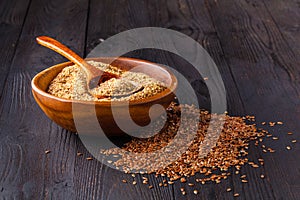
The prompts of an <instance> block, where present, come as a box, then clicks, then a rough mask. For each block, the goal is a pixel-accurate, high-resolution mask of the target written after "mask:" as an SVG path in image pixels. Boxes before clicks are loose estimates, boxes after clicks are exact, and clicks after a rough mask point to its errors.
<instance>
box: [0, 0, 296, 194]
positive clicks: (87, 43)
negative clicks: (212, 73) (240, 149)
mask: <svg viewBox="0 0 300 200" xmlns="http://www.w3.org/2000/svg"><path fill="white" fill-rule="evenodd" d="M299 22H300V3H299V1H297V0H286V1H279V0H272V1H271V0H262V1H256V0H251V1H250V0H235V1H233V0H232V1H220V0H205V1H196V0H195V1H192V0H171V1H167V0H165V1H161V0H152V1H150V0H149V1H134V0H132V1H127V0H122V1H110V0H102V1H100V0H65V1H60V0H51V1H49V0H22V1H21V0H19V1H17V0H2V1H1V2H0V36H1V40H0V55H1V56H0V63H1V64H0V65H1V73H0V199H105V200H106V199H111V200H118V199H120V200H121V199H124V200H125V199H130V200H132V199H157V200H160V199H233V198H234V197H233V193H232V192H226V188H227V187H232V188H233V190H234V191H236V192H238V193H240V197H238V199H288V200H290V199H300V156H299V155H300V154H299V143H296V144H294V145H291V140H292V139H298V141H299V142H300V136H299V130H300V123H299V122H300V87H299V80H300V79H299V78H300V56H299V55H300V54H299V53H300V33H299V31H300V23H299ZM147 26H157V27H164V28H170V29H173V30H177V31H180V32H182V33H185V34H187V35H188V36H190V37H192V38H194V39H195V40H197V41H198V42H199V43H200V44H202V45H203V47H204V48H205V49H206V50H207V51H208V52H209V53H210V55H211V56H212V57H213V59H214V60H215V62H216V64H217V66H218V67H219V70H220V72H221V74H222V77H223V79H224V82H225V86H226V90H227V98H228V111H229V114H231V115H246V114H252V115H255V116H256V118H257V123H259V122H262V121H283V122H284V125H283V126H275V127H273V128H268V130H269V131H272V133H273V134H274V135H277V136H278V137H279V138H280V139H279V141H277V142H275V141H270V140H269V141H266V142H265V144H266V145H267V146H270V147H272V148H274V149H276V152H275V153H274V154H262V153H261V152H262V151H261V149H259V148H256V147H254V146H253V145H252V146H251V147H250V150H249V152H250V155H249V158H251V159H257V158H258V157H262V158H264V159H265V165H264V167H261V168H259V169H256V170H254V169H253V168H251V167H249V166H245V167H244V168H243V170H242V172H243V173H245V174H247V176H248V180H249V183H247V184H242V183H241V182H240V180H239V177H238V176H232V177H229V178H228V180H226V181H223V182H222V183H220V184H206V185H199V184H198V185H197V186H196V188H197V189H198V190H199V191H200V193H199V194H198V195H194V194H193V193H192V189H191V190H189V191H187V195H185V196H182V195H181V192H180V187H181V186H182V183H180V182H176V183H175V184H174V185H172V186H169V187H159V186H158V182H159V181H161V180H162V179H161V178H155V177H154V176H149V179H150V182H152V183H153V184H154V188H153V189H152V190H149V189H148V188H147V186H145V185H143V184H137V185H136V186H134V185H132V184H124V183H122V182H121V180H122V179H123V178H126V179H128V178H129V177H128V175H125V174H123V173H121V172H119V171H117V170H113V169H110V168H108V167H106V166H105V165H102V164H101V163H100V162H97V161H95V160H93V161H87V160H86V159H85V158H86V157H88V156H90V155H89V153H88V152H87V150H86V149H85V148H84V146H83V145H82V143H81V141H80V140H79V138H78V137H77V136H76V135H75V134H72V133H70V132H68V131H66V130H64V129H62V128H60V127H59V126H57V125H56V124H54V123H53V122H51V121H50V120H49V119H48V118H47V117H46V116H45V115H44V114H43V112H42V111H41V110H40V109H39V108H38V106H37V104H36V103H35V102H34V99H33V97H32V95H31V88H30V81H31V78H32V77H33V76H34V75H35V74H36V73H38V72H39V71H41V70H43V69H45V68H47V67H49V66H51V65H54V64H56V63H59V62H62V61H65V59H64V58H62V57H61V56H59V55H58V54H56V53H54V52H51V51H50V50H48V49H46V48H43V47H41V46H39V45H38V44H36V42H35V37H36V36H39V35H49V36H51V37H54V38H56V39H57V40H60V41H63V42H64V43H65V44H66V45H68V46H69V47H71V48H72V49H75V50H76V51H77V53H79V54H80V55H81V56H86V55H87V54H88V53H89V52H90V51H91V50H92V49H93V48H94V47H95V46H96V45H97V44H99V43H100V39H101V38H102V39H106V38H108V37H110V36H113V35H114V34H116V33H119V32H121V31H125V30H129V29H132V28H137V27H147ZM128 56H132V57H137V58H142V59H148V60H152V61H155V62H160V63H163V64H167V65H170V66H174V67H175V68H177V69H178V70H179V71H181V72H182V73H183V74H185V75H186V76H187V77H188V78H189V80H190V82H191V83H192V85H193V86H194V87H195V90H196V91H197V94H198V96H199V99H200V100H201V102H203V107H208V106H209V99H208V97H207V94H206V92H205V91H206V90H205V85H204V83H203V81H202V80H201V79H199V77H198V76H195V75H193V73H192V71H191V70H188V69H189V68H188V64H187V63H185V61H183V60H182V59H180V58H178V57H176V56H174V55H170V54H168V53H166V52H162V51H158V50H140V51H135V52H131V53H129V54H128ZM183 66H186V67H183ZM288 131H291V132H293V133H294V135H292V136H287V134H286V133H287V132H288ZM286 145H291V146H292V149H291V150H290V151H288V150H286V148H285V146H286ZM45 150H51V153H49V154H45V153H44V152H45ZM77 152H82V153H83V154H84V155H83V156H81V157H78V156H76V153H77ZM261 173H264V174H265V176H266V178H265V179H260V178H259V176H260V174H261ZM191 180H192V179H191Z"/></svg>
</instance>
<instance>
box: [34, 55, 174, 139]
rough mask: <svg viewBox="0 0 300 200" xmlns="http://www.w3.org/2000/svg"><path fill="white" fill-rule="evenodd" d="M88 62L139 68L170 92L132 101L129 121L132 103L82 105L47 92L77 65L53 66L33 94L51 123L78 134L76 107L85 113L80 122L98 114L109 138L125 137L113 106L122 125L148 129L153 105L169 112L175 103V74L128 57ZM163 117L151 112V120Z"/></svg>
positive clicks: (40, 75)
mask: <svg viewBox="0 0 300 200" xmlns="http://www.w3.org/2000/svg"><path fill="white" fill-rule="evenodd" d="M87 60H94V61H101V62H104V63H110V62H111V61H112V60H114V61H113V62H112V65H113V66H115V67H118V68H120V69H123V70H130V69H132V68H134V67H136V66H139V67H136V68H134V69H133V71H136V72H142V73H145V74H147V75H149V76H151V77H153V78H156V79H157V80H159V81H162V82H164V83H165V84H166V85H167V87H168V89H166V90H164V91H163V92H161V93H159V94H156V95H154V96H152V97H149V98H145V99H141V100H134V101H130V102H129V113H130V116H131V118H132V119H129V118H128V102H127V103H126V102H123V101H118V102H116V101H115V102H113V104H112V103H110V102H97V101H95V102H94V101H78V100H70V99H63V98H58V97H55V96H53V95H51V94H49V93H47V92H46V90H47V89H48V87H49V84H50V82H51V81H52V80H53V79H54V78H55V77H56V76H57V74H58V73H60V72H61V71H62V69H63V68H65V67H67V66H70V65H73V63H71V62H65V63H61V64H58V65H55V66H52V67H50V68H48V69H46V70H44V71H42V72H40V73H38V74H37V75H36V76H35V77H34V78H33V79H32V83H31V86H32V93H33V96H34V98H35V100H36V102H37V103H38V105H39V106H40V108H41V109H42V110H43V111H44V112H45V114H46V115H47V116H48V117H49V118H50V119H51V120H53V121H54V122H56V123H57V124H58V125H60V126H62V127H63V128H65V129H67V130H70V131H72V132H77V130H76V127H75V123H74V119H73V110H72V106H73V108H74V106H76V107H80V108H81V110H82V112H80V113H79V114H78V113H77V114H76V121H77V120H82V121H86V120H89V119H91V118H93V117H94V118H95V116H93V115H95V113H96V117H97V120H98V122H99V124H100V125H101V128H102V129H103V130H104V132H105V134H106V135H107V136H117V135H122V134H124V132H123V131H122V130H121V129H120V128H119V127H118V126H117V124H116V122H115V120H114V118H113V115H112V110H111V108H112V106H114V108H113V109H114V111H117V113H118V119H121V123H122V124H126V123H127V122H128V121H129V120H131V121H132V120H133V121H134V122H135V123H136V124H138V125H140V126H144V125H147V124H148V123H149V122H150V117H149V108H150V107H151V106H152V105H154V104H160V105H162V106H163V107H164V108H167V107H168V106H169V105H170V103H171V102H172V101H173V100H174V91H175V89H176V87H177V79H176V77H175V75H174V74H173V73H171V72H170V71H169V70H167V69H166V68H164V67H162V66H160V65H158V64H155V63H151V62H148V61H144V60H139V59H133V58H124V57H119V58H117V59H114V58H91V59H87ZM140 66H141V67H140ZM90 109H95V111H96V112H94V113H93V112H87V111H88V110H90ZM126 113H127V114H126ZM153 114H154V116H153ZM161 114H162V111H161V110H160V111H158V112H151V117H153V118H154V119H155V118H157V117H159V116H160V115H161ZM78 118H79V119H78ZM129 129H130V127H129ZM132 131H134V130H132Z"/></svg>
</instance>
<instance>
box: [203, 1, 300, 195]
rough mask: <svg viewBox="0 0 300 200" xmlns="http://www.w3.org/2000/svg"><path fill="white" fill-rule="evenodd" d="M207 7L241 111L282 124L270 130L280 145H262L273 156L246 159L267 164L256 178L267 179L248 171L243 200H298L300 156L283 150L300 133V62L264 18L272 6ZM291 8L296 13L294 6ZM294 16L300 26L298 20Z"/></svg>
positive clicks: (219, 3) (254, 3)
mask: <svg viewBox="0 0 300 200" xmlns="http://www.w3.org/2000/svg"><path fill="white" fill-rule="evenodd" d="M291 2H292V1H288V3H287V4H290V3H291ZM273 5H277V3H274V4H273ZM207 6H208V9H209V12H210V13H211V16H212V19H213V23H214V24H215V27H216V29H217V32H218V35H219V38H220V39H221V44H222V47H223V49H224V52H225V55H227V60H228V62H229V63H230V66H231V70H232V72H233V76H234V78H235V80H236V81H237V83H238V84H237V85H238V89H239V91H240V94H241V97H242V100H243V102H244V105H245V110H246V111H247V112H248V113H249V114H254V115H255V116H257V120H258V122H259V121H260V122H262V121H284V122H285V126H281V127H279V126H277V127H274V128H272V129H271V128H269V130H271V131H272V132H273V133H274V135H276V136H279V137H280V141H279V142H274V141H272V140H266V141H264V143H265V145H266V146H268V147H272V148H274V149H276V153H274V155H270V154H264V155H260V153H259V152H260V151H261V150H259V151H253V150H251V151H250V155H249V157H250V159H255V158H256V157H257V155H259V156H261V157H263V158H264V159H265V163H266V164H265V167H264V168H263V169H261V170H262V171H261V172H260V173H265V174H266V177H268V178H267V179H265V180H264V181H262V180H260V179H259V178H258V177H259V173H255V174H254V173H251V172H252V171H248V170H247V174H249V175H250V177H249V179H251V180H252V181H251V182H250V184H247V185H244V186H243V187H242V188H241V187H239V189H243V191H244V193H243V196H242V197H244V198H250V199H251V198H253V197H256V199H258V198H259V199H268V198H272V199H299V192H297V188H298V187H297V186H299V184H300V182H299V180H296V178H295V176H296V177H299V173H298V174H297V175H296V174H295V173H294V172H293V170H292V169H290V168H292V166H297V165H299V155H297V154H296V151H297V150H295V151H292V152H287V151H286V149H285V146H286V145H288V144H290V141H291V138H290V137H288V136H286V132H287V131H289V130H290V131H292V132H293V131H296V130H299V128H300V127H299V124H296V123H294V122H295V120H296V121H297V120H299V110H298V109H297V107H298V106H296V110H295V106H292V105H298V103H297V102H298V99H299V87H297V77H298V73H299V70H298V66H299V57H297V56H295V55H296V52H294V50H293V48H290V45H289V44H288V42H287V39H286V37H287V36H286V35H285V33H283V32H281V31H280V29H279V27H278V26H277V22H276V20H275V18H273V17H272V15H271V14H270V12H268V11H269V10H272V9H273V7H272V6H268V7H267V6H266V5H265V4H264V3H263V2H261V1H251V2H250V1H236V2H234V3H233V2H230V3H229V2H228V1H215V2H207ZM289 8H290V9H292V10H294V12H299V8H297V6H295V7H289ZM278 11H279V10H278ZM276 15H278V16H281V15H284V12H282V13H281V12H280V11H279V12H278V13H276ZM293 16H294V17H295V18H296V21H299V18H298V17H297V16H296V15H293ZM288 37H291V38H294V37H297V35H294V36H293V35H289V36H288ZM228 38H232V39H231V40H229V39H228ZM290 41H291V40H290ZM287 162H288V164H287ZM291 180H292V181H291ZM292 186H294V187H292ZM250 187H251V188H250ZM254 191H255V192H254Z"/></svg>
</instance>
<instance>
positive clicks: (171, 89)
mask: <svg viewBox="0 0 300 200" xmlns="http://www.w3.org/2000/svg"><path fill="white" fill-rule="evenodd" d="M103 58H104V59H109V60H112V61H111V62H113V61H114V60H121V61H128V60H129V61H135V62H143V63H147V64H151V65H156V66H157V67H159V68H161V69H163V70H165V71H166V72H167V73H168V74H169V75H170V77H171V84H170V86H169V87H168V88H167V89H165V90H164V91H162V92H160V93H158V94H156V95H154V96H151V97H148V98H145V99H138V100H133V101H85V100H73V99H64V98H60V97H56V96H53V95H51V94H49V93H47V92H45V91H44V90H42V89H41V88H40V87H39V86H38V79H39V78H40V77H41V76H43V75H44V74H45V73H46V72H49V71H51V70H52V69H54V68H57V67H61V66H64V67H63V68H65V67H68V66H70V65H72V64H73V63H72V62H71V61H67V62H63V63H58V64H56V65H53V66H51V67H48V68H46V69H44V70H42V71H40V72H39V73H38V74H36V75H35V76H34V77H33V78H32V81H31V88H32V90H33V91H35V92H37V93H38V94H40V95H42V96H44V97H47V98H50V99H52V100H56V101H59V102H63V103H79V104H86V105H101V106H112V105H113V106H124V105H128V104H129V105H130V106H132V105H139V104H147V103H151V102H154V101H158V100H159V99H162V98H164V97H166V96H168V95H170V94H171V93H174V92H175V90H176V88H177V85H178V80H177V78H176V76H175V75H174V74H173V73H172V72H171V71H170V70H169V69H167V68H166V67H164V66H162V64H159V63H154V62H150V61H147V60H142V59H137V58H128V57H96V58H86V59H85V60H95V61H97V59H103ZM63 68H62V69H63Z"/></svg>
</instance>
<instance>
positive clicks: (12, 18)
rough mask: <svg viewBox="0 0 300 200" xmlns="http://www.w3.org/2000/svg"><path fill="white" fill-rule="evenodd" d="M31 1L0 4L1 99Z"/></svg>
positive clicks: (13, 1)
mask: <svg viewBox="0 0 300 200" xmlns="http://www.w3.org/2000/svg"><path fill="white" fill-rule="evenodd" d="M29 3H30V0H26V1H23V3H22V4H20V3H18V1H17V0H12V1H9V0H3V1H1V2H0V19H1V21H0V37H1V40H0V54H1V57H0V63H1V73H0V97H1V94H2V90H3V88H4V84H5V81H6V78H7V75H8V73H9V69H10V64H11V61H12V58H13V56H14V53H15V50H16V46H17V45H18V40H19V37H20V34H21V31H22V27H23V24H24V20H25V17H26V14H27V10H28V7H29Z"/></svg>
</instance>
